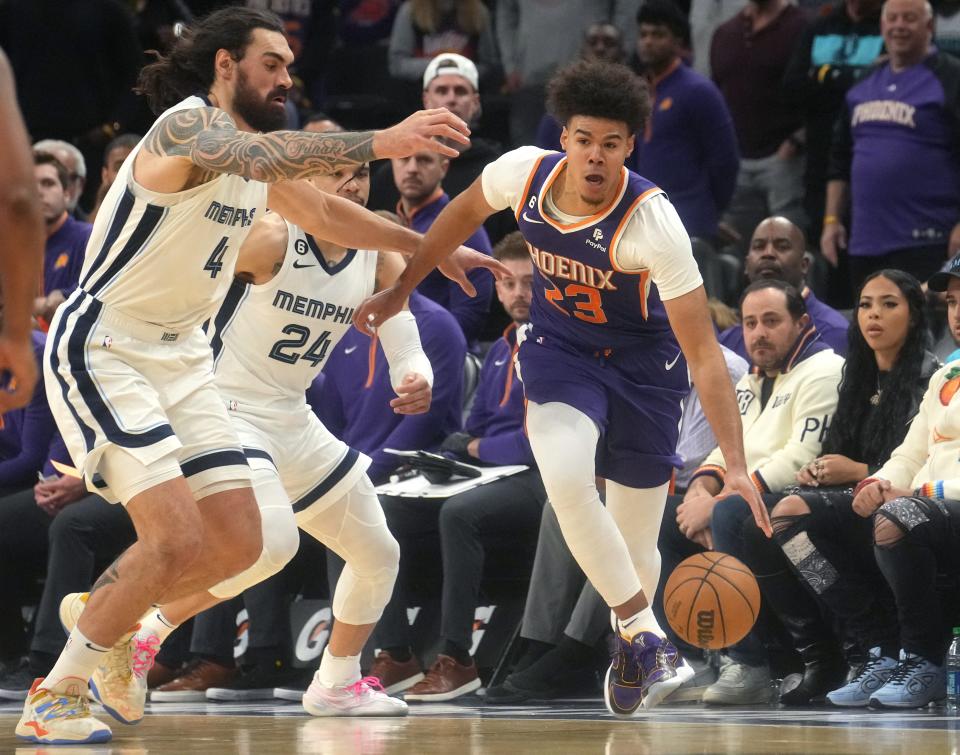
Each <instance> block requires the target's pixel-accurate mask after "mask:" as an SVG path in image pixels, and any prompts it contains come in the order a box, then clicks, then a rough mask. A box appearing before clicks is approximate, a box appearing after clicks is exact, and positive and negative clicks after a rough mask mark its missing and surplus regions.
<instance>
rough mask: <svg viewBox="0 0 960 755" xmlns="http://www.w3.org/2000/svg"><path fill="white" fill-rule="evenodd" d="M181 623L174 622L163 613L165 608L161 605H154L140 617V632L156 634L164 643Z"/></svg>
mask: <svg viewBox="0 0 960 755" xmlns="http://www.w3.org/2000/svg"><path fill="white" fill-rule="evenodd" d="M178 626H179V624H173V623H171V622H170V620H169V619H167V617H166V616H164V615H163V609H162V608H160V607H159V606H153V607H152V608H151V609H150V611H149V612H148V613H147V615H146V616H144V617H143V618H142V619H140V632H139V633H140V634H155V635H157V637H159V638H160V642H161V643H162V642H163V641H164V640H166V639H167V637H169V636H170V634H171V633H172V632H173V630H174V629H176V628H177V627H178Z"/></svg>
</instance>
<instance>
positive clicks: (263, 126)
mask: <svg viewBox="0 0 960 755" xmlns="http://www.w3.org/2000/svg"><path fill="white" fill-rule="evenodd" d="M286 94H287V90H286V89H283V88H282V87H278V88H277V89H274V90H271V92H270V93H269V94H268V95H267V96H266V97H265V98H264V99H261V98H260V95H258V94H257V92H256V90H254V89H253V87H251V86H249V84H248V81H247V76H246V74H245V73H244V72H243V71H239V72H238V76H237V91H236V92H235V93H234V95H233V109H234V112H236V114H237V115H239V116H240V117H241V118H243V120H244V121H246V122H247V123H248V124H249V125H250V126H251V127H252V128H254V129H256V130H257V131H262V132H264V133H266V132H269V131H279V130H280V129H282V128H284V127H285V126H286V125H287V111H286V110H285V109H281V108H277V107H275V106H274V103H273V98H274V97H277V96H279V95H283V96H284V97H286Z"/></svg>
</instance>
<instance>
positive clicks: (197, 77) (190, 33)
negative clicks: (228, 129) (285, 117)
mask: <svg viewBox="0 0 960 755" xmlns="http://www.w3.org/2000/svg"><path fill="white" fill-rule="evenodd" d="M255 29H266V30H267V31H275V32H279V33H281V34H282V33H283V22H281V21H280V18H279V17H278V16H276V15H275V14H273V13H271V12H269V11H262V10H256V9H253V8H244V7H238V6H230V7H227V8H221V9H220V10H216V11H214V12H213V13H210V14H208V15H206V16H204V17H203V18H201V19H200V20H199V21H196V22H195V23H193V24H191V25H190V26H188V27H187V28H185V29H184V31H183V34H181V35H180V38H179V39H178V40H177V41H176V42H175V43H174V45H173V47H172V48H171V49H170V52H169V53H168V54H167V55H161V54H160V53H159V52H157V51H156V50H148V52H149V53H150V54H151V55H153V56H154V57H155V58H156V61H155V62H153V63H149V64H147V65H146V66H144V67H143V69H142V70H141V71H140V78H139V79H138V81H137V86H136V91H137V92H138V93H140V94H142V95H145V96H146V98H147V101H148V102H149V104H150V108H151V109H152V110H153V111H154V112H155V113H157V114H158V115H159V114H160V113H162V112H163V111H164V110H166V109H167V108H168V107H170V106H172V105H175V104H176V103H178V102H179V101H180V100H182V99H184V98H185V97H189V96H190V95H194V94H197V93H206V92H208V91H209V90H210V87H211V86H212V85H213V80H214V68H213V66H214V61H215V60H216V56H217V51H218V50H221V49H223V50H228V51H229V52H230V55H231V56H232V57H233V59H234V60H241V59H242V58H243V55H244V52H245V51H246V48H247V45H249V44H250V40H251V37H252V36H253V31H254V30H255Z"/></svg>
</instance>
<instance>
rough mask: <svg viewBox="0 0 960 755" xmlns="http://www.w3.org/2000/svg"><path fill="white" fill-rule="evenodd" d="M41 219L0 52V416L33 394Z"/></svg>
mask: <svg viewBox="0 0 960 755" xmlns="http://www.w3.org/2000/svg"><path fill="white" fill-rule="evenodd" d="M43 240H44V233H43V218H42V217H41V215H40V197H39V196H38V194H37V184H36V179H35V178H34V176H33V155H32V154H31V153H30V141H29V139H28V138H27V129H26V127H25V126H24V124H23V118H22V117H21V116H20V110H19V109H18V108H17V93H16V89H15V87H14V83H13V73H12V71H11V70H10V64H9V62H8V61H7V57H6V55H4V54H3V51H2V50H0V242H2V246H0V282H2V283H0V291H2V298H0V302H2V316H0V372H6V373H8V374H9V376H10V377H9V378H3V384H2V385H3V386H4V388H3V390H0V414H2V413H3V412H6V411H9V410H10V409H15V408H17V407H20V406H24V405H25V404H26V403H27V402H28V401H29V400H30V397H31V396H32V395H33V385H34V383H35V382H36V379H37V363H36V360H35V358H34V355H33V346H32V341H31V321H30V313H31V309H32V307H33V297H34V294H35V293H36V291H37V278H38V277H39V274H40V261H41V260H42V259H43Z"/></svg>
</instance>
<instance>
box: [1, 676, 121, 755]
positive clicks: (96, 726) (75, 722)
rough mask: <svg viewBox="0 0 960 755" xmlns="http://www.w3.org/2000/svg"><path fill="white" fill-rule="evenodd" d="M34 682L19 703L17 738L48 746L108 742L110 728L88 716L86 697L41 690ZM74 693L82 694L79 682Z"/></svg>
mask: <svg viewBox="0 0 960 755" xmlns="http://www.w3.org/2000/svg"><path fill="white" fill-rule="evenodd" d="M42 682H43V680H42V679H35V680H34V682H33V686H31V687H30V692H29V694H28V695H27V699H26V700H25V701H24V703H23V715H22V716H21V717H20V722H19V723H18V724H17V729H16V733H17V737H18V738H20V739H23V740H26V741H28V742H35V743H37V744H49V745H65V744H94V743H101V742H109V741H110V738H111V737H112V736H113V734H112V733H111V732H110V727H109V726H107V725H106V724H105V723H103V722H102V721H98V720H97V719H95V718H94V717H93V716H92V715H91V714H90V706H89V704H88V703H87V697H86V694H83V695H79V694H78V695H64V694H59V693H54V692H51V691H50V690H46V689H43V688H42V687H41V686H40V685H41V684H42ZM77 691H78V692H80V691H82V692H84V693H85V692H86V688H85V687H84V686H83V685H82V680H79V679H78V680H77Z"/></svg>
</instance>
